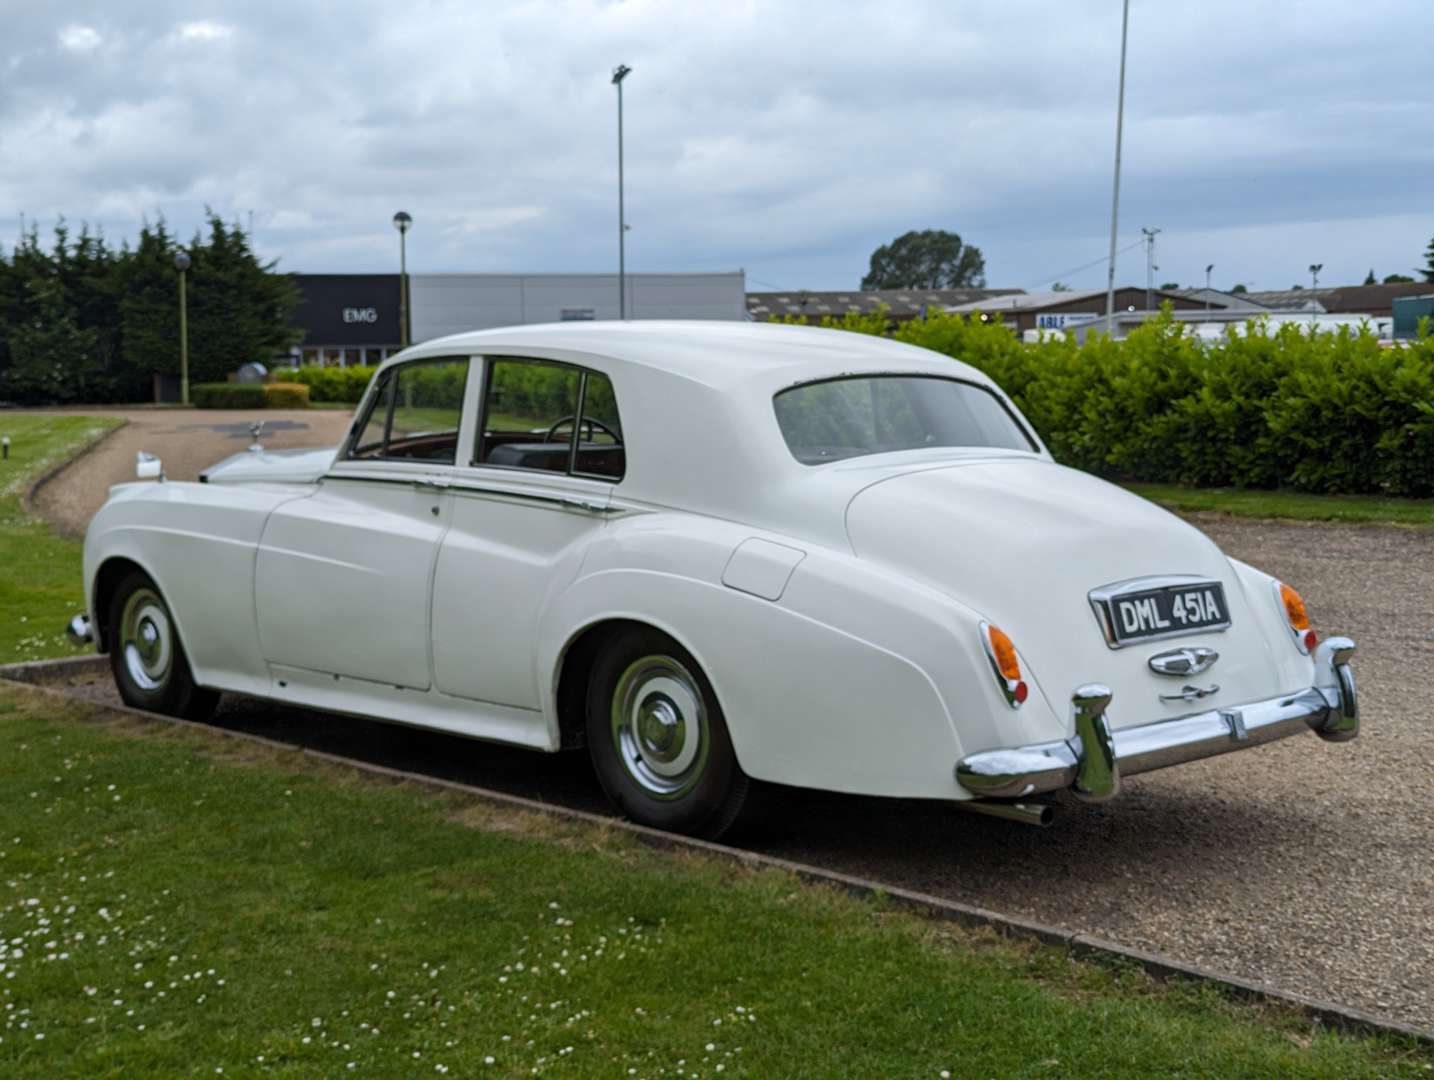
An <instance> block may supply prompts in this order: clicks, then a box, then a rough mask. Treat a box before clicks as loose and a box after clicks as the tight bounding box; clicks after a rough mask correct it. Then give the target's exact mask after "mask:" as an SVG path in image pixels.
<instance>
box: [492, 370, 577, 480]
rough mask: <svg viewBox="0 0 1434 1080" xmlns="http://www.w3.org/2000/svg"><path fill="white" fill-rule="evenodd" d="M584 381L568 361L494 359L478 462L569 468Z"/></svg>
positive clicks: (531, 467)
mask: <svg viewBox="0 0 1434 1080" xmlns="http://www.w3.org/2000/svg"><path fill="white" fill-rule="evenodd" d="M581 383H582V372H581V371H579V370H578V369H577V368H575V367H570V366H568V365H567V364H553V363H547V362H545V361H540V360H508V359H496V360H493V361H490V363H489V365H488V386H487V392H486V393H485V394H484V395H483V433H482V438H481V439H480V440H479V445H478V456H477V462H476V464H483V465H501V466H506V467H508V468H514V469H540V470H543V471H545V472H560V473H565V472H567V471H568V465H569V459H570V458H571V456H572V444H573V420H574V418H575V417H576V415H577V411H578V388H579V386H580V384H581Z"/></svg>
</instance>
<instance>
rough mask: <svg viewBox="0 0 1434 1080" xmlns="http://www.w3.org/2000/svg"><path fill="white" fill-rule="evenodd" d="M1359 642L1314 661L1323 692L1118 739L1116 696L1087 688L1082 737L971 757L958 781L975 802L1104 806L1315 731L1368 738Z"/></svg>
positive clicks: (1154, 726) (1332, 647)
mask: <svg viewBox="0 0 1434 1080" xmlns="http://www.w3.org/2000/svg"><path fill="white" fill-rule="evenodd" d="M1353 655H1354V642H1353V641H1351V640H1350V639H1349V638H1346V637H1334V638H1330V639H1329V640H1328V641H1326V642H1324V643H1323V644H1321V645H1320V646H1319V648H1318V649H1317V650H1316V652H1315V672H1316V675H1315V685H1314V686H1311V687H1309V688H1308V689H1305V690H1301V691H1299V692H1298V693H1295V694H1290V695H1288V696H1284V697H1277V698H1269V699H1267V700H1265V701H1253V702H1249V703H1248V704H1244V705H1237V706H1232V707H1230V708H1224V709H1211V710H1210V711H1208V712H1202V713H1195V714H1193V715H1190V716H1180V717H1175V718H1173V719H1169V720H1157V721H1154V722H1153V723H1149V724H1142V725H1140V726H1138V727H1129V728H1122V729H1121V730H1119V731H1112V730H1111V729H1110V723H1109V721H1108V720H1107V718H1106V716H1105V709H1106V706H1107V705H1108V704H1109V703H1110V691H1109V690H1107V689H1106V688H1105V687H1103V686H1099V685H1096V684H1091V685H1088V686H1082V687H1080V688H1079V689H1077V690H1076V692H1075V693H1074V694H1073V695H1072V706H1073V709H1074V712H1075V724H1074V730H1075V733H1074V734H1073V735H1072V736H1071V737H1070V738H1069V739H1063V740H1059V741H1057V742H1048V743H1034V744H1031V745H1029V746H1012V747H1005V748H1002V749H997V750H982V751H979V752H977V753H974V754H968V755H967V756H966V757H963V758H962V759H961V760H960V761H958V762H957V763H956V779H957V781H958V782H959V783H960V784H961V786H962V787H964V788H965V789H966V790H967V791H969V792H971V794H973V795H976V796H979V797H981V798H987V799H1019V798H1024V797H1026V796H1029V795H1039V794H1041V793H1043V792H1048V791H1057V790H1060V789H1062V788H1070V789H1071V790H1072V791H1073V792H1074V793H1075V794H1076V795H1078V796H1080V797H1081V798H1083V799H1087V800H1090V801H1093V802H1098V801H1101V800H1103V799H1108V798H1111V797H1112V796H1113V795H1115V794H1116V793H1117V792H1118V791H1119V790H1120V778H1121V776H1122V775H1124V776H1130V775H1132V774H1134V773H1142V772H1149V771H1150V770H1152V769H1163V768H1165V767H1166V766H1167V765H1178V764H1180V763H1181V762H1184V761H1194V760H1196V759H1197V758H1205V757H1214V756H1215V755H1216V754H1227V753H1229V752H1230V751H1232V750H1244V749H1245V748H1247V747H1251V746H1259V745H1261V744H1262V743H1267V742H1274V741H1275V740H1276V739H1283V738H1287V737H1288V736H1290V735H1297V734H1299V733H1300V732H1303V731H1314V733H1315V734H1316V735H1318V736H1319V737H1320V738H1322V739H1326V740H1328V741H1330V742H1344V741H1346V740H1348V739H1352V738H1354V737H1355V736H1356V735H1357V734H1359V701H1358V697H1357V695H1356V692H1355V685H1354V672H1353V671H1352V670H1351V669H1350V667H1349V661H1350V658H1351V657H1352V656H1353Z"/></svg>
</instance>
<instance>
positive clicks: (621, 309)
mask: <svg viewBox="0 0 1434 1080" xmlns="http://www.w3.org/2000/svg"><path fill="white" fill-rule="evenodd" d="M631 74H632V68H630V67H628V66H627V65H626V64H618V66H617V67H615V68H613V69H612V84H613V85H614V86H616V87H617V317H618V318H619V319H626V318H627V218H626V216H625V214H624V211H623V204H622V80H623V79H625V78H627V77H628V76H629V75H631Z"/></svg>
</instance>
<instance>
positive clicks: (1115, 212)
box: [1105, 0, 1130, 336]
mask: <svg viewBox="0 0 1434 1080" xmlns="http://www.w3.org/2000/svg"><path fill="white" fill-rule="evenodd" d="M1129 29H1130V0H1125V4H1124V6H1123V8H1122V10H1121V15H1120V95H1119V96H1118V97H1117V98H1116V102H1115V189H1114V191H1112V193H1111V196H1110V267H1109V269H1107V271H1106V278H1105V332H1106V336H1109V335H1110V334H1111V333H1112V328H1113V327H1114V326H1115V230H1116V225H1117V224H1118V222H1119V220H1120V140H1121V135H1122V134H1123V133H1124V131H1125V41H1126V37H1127V31H1128V30H1129Z"/></svg>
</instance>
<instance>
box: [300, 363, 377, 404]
mask: <svg viewBox="0 0 1434 1080" xmlns="http://www.w3.org/2000/svg"><path fill="white" fill-rule="evenodd" d="M375 370H377V369H375V368H372V367H366V366H364V365H355V366H354V367H346V368H337V367H320V366H318V365H316V364H311V365H307V366H305V367H301V368H295V369H294V370H293V371H286V372H284V381H285V382H296V383H303V384H304V385H305V386H307V387H308V388H309V399H310V400H311V401H323V402H338V403H341V404H346V405H357V404H358V401H359V398H361V397H363V392H364V391H365V390H367V389H368V384H369V380H371V379H372V378H373V373H374V371H375Z"/></svg>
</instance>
